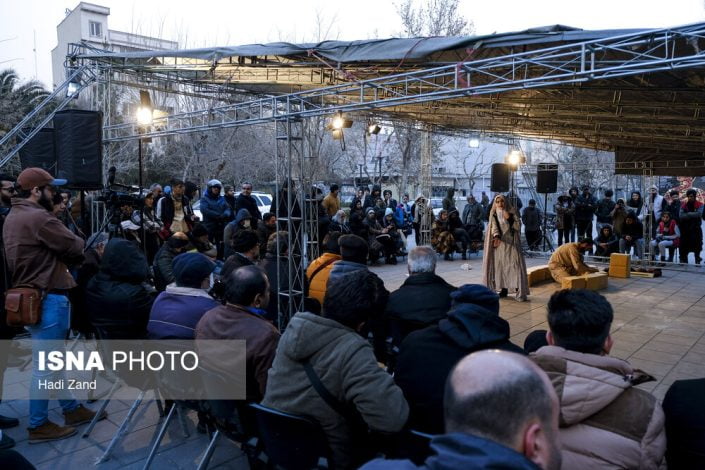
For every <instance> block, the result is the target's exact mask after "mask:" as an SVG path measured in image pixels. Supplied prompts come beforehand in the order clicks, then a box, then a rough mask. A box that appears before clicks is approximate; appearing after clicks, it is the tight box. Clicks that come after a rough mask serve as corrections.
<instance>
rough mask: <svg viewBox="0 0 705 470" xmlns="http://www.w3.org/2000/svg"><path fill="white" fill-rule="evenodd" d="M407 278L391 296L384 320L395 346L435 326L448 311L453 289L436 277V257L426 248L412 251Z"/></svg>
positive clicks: (408, 261)
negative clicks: (407, 337)
mask: <svg viewBox="0 0 705 470" xmlns="http://www.w3.org/2000/svg"><path fill="white" fill-rule="evenodd" d="M407 265H408V270H409V277H407V278H406V280H405V281H404V283H403V284H402V285H401V287H399V289H397V290H395V291H394V292H392V293H391V294H390V296H389V302H387V310H386V312H385V316H386V317H387V322H388V325H389V328H390V334H391V336H392V338H393V343H394V344H395V345H399V344H401V341H402V340H403V339H404V338H405V337H406V336H407V335H408V334H409V333H411V332H412V331H416V330H419V329H422V328H426V327H428V326H431V325H435V324H437V323H438V322H439V321H440V320H442V319H444V318H445V317H446V314H447V313H448V310H449V309H450V294H451V292H453V291H455V289H456V288H455V286H452V285H450V284H448V283H447V282H446V281H445V280H444V279H443V278H442V277H440V276H438V275H437V274H436V253H435V252H434V251H433V249H432V248H431V247H429V246H417V247H414V248H413V249H412V250H411V251H410V252H409V256H408V258H407Z"/></svg>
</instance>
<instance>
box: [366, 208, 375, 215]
mask: <svg viewBox="0 0 705 470" xmlns="http://www.w3.org/2000/svg"><path fill="white" fill-rule="evenodd" d="M370 212H372V213H373V214H374V213H375V210H374V209H372V208H369V209H367V215H370Z"/></svg>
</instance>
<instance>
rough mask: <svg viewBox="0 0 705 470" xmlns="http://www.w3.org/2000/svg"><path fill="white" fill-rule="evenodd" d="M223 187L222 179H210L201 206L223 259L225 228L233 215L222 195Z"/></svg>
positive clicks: (204, 223) (220, 257)
mask: <svg viewBox="0 0 705 470" xmlns="http://www.w3.org/2000/svg"><path fill="white" fill-rule="evenodd" d="M221 189H223V185H222V184H221V183H220V181H218V180H210V181H209V182H208V186H207V188H206V194H204V195H203V197H202V198H201V207H200V209H201V214H202V215H203V225H204V226H205V227H206V229H207V230H208V235H209V240H210V241H211V242H213V244H214V245H215V246H216V247H217V248H218V259H223V230H224V229H225V225H226V224H227V223H228V221H230V219H231V218H232V216H233V213H232V211H231V210H230V207H229V206H228V203H227V202H225V198H224V197H223V196H221V195H220V190H221Z"/></svg>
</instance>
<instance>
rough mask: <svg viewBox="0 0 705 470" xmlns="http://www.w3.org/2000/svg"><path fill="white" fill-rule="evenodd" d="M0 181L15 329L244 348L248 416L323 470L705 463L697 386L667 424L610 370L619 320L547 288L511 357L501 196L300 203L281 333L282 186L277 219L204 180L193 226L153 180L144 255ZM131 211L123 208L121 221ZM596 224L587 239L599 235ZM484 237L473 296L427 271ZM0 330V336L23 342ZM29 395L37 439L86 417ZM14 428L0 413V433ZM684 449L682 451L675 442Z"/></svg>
mask: <svg viewBox="0 0 705 470" xmlns="http://www.w3.org/2000/svg"><path fill="white" fill-rule="evenodd" d="M0 182H1V183H2V187H1V191H2V199H1V201H2V211H0V222H2V223H3V227H2V242H3V247H4V250H2V254H3V259H4V264H3V265H4V270H3V276H4V279H5V282H4V287H5V289H6V290H7V289H13V288H17V287H20V286H23V287H27V286H30V287H33V288H36V289H39V290H40V291H41V293H42V312H41V313H42V314H41V318H40V320H39V322H38V323H36V324H27V325H25V328H26V330H27V331H28V332H29V333H30V335H31V338H32V340H39V339H65V338H67V335H68V333H69V330H74V331H79V332H81V333H82V334H84V335H86V336H88V337H90V336H92V337H95V338H98V339H168V338H179V339H209V340H211V339H238V340H245V341H246V344H247V348H246V353H245V356H246V357H245V363H246V371H245V372H246V378H247V381H246V401H247V402H250V403H261V404H262V405H264V406H267V407H270V408H273V409H275V410H278V411H281V412H285V413H291V414H294V415H298V416H303V417H306V418H309V419H310V420H312V421H313V422H315V423H316V424H317V426H319V427H320V429H321V431H322V433H323V434H324V435H325V437H326V441H327V444H328V446H329V448H330V458H331V460H332V465H333V466H334V467H335V468H338V469H348V468H358V467H360V466H363V465H364V467H363V468H365V469H366V470H375V469H378V468H400V469H401V468H404V469H411V468H428V469H442V468H443V469H451V468H452V469H460V468H517V469H536V468H541V469H549V470H552V469H560V468H563V469H574V468H600V467H605V466H607V467H610V468H644V469H651V468H653V469H656V468H663V466H664V465H665V463H666V458H667V459H668V463H669V465H670V466H671V468H679V467H678V466H677V464H676V462H686V464H685V465H690V467H686V466H684V467H681V468H696V467H697V465H696V466H695V467H694V466H693V464H694V462H695V461H694V460H693V458H700V461H699V462H700V465H703V464H704V462H703V455H704V454H705V452H704V448H705V446H704V444H703V442H704V438H703V433H702V426H700V424H699V423H698V422H697V420H696V419H693V416H698V415H697V413H688V412H686V413H683V412H682V410H683V409H684V405H683V403H684V401H685V402H686V407H685V409H688V410H691V411H692V410H698V409H700V408H702V406H703V402H702V400H700V396H699V395H698V391H700V390H702V389H703V384H702V383H701V382H700V381H686V382H680V383H679V382H677V383H676V385H677V386H676V385H674V388H673V390H672V391H670V392H669V401H668V402H667V403H668V404H670V405H669V406H666V405H664V407H665V409H664V408H662V407H661V405H660V404H659V403H658V402H657V400H656V399H655V397H654V396H653V395H651V394H650V393H648V392H646V391H644V390H642V389H640V388H636V385H638V384H640V383H644V382H646V381H649V380H653V377H651V376H649V375H648V374H646V373H644V372H642V371H639V370H636V369H634V368H632V367H631V366H630V365H629V363H628V362H626V361H623V360H620V359H616V358H613V357H610V356H609V352H610V350H611V348H612V347H613V344H614V340H613V339H612V337H611V336H610V329H611V326H612V322H613V319H614V315H613V311H612V307H611V305H610V304H609V302H608V301H607V300H606V299H605V298H604V297H602V296H601V295H599V294H597V293H595V292H592V291H584V290H566V291H558V292H556V293H555V294H554V295H553V296H552V297H551V299H550V301H549V303H548V305H547V322H548V327H549V329H548V331H540V332H535V333H532V335H530V336H529V337H528V338H527V341H526V343H525V344H524V345H517V344H514V343H512V341H510V329H509V324H508V322H507V321H506V320H504V319H503V318H501V317H500V315H499V309H500V297H503V296H507V295H508V294H509V293H511V294H512V295H514V296H515V298H516V299H517V300H519V301H523V300H526V298H527V295H528V293H529V291H528V284H527V282H526V268H525V265H524V260H523V255H522V250H521V241H520V232H521V230H520V229H521V223H522V220H523V221H524V223H525V224H526V225H527V226H529V222H531V223H532V224H533V223H534V222H536V219H537V217H538V219H539V220H540V216H539V215H538V214H537V213H536V208H535V204H534V203H532V202H530V203H529V205H528V206H527V207H526V208H525V209H524V212H523V214H522V216H520V215H519V212H518V209H516V208H515V206H514V205H512V204H511V203H510V201H511V199H512V198H511V196H504V195H497V196H496V197H495V198H494V199H493V200H492V201H491V203H490V201H489V198H488V200H487V201H482V202H479V203H478V202H477V201H475V200H474V198H468V199H469V200H468V205H467V206H466V207H465V210H463V214H462V217H461V216H460V215H459V211H458V210H457V209H456V208H455V202H454V198H453V196H454V195H453V194H452V193H451V192H449V193H448V198H447V201H444V203H443V204H444V209H443V210H441V212H440V214H439V215H438V217H436V218H435V220H433V221H432V222H431V218H432V217H433V215H432V212H431V209H430V207H429V206H428V202H427V200H426V199H425V198H424V197H423V196H420V197H419V198H417V199H416V201H415V202H414V204H413V205H412V204H410V200H409V198H408V196H403V197H402V199H401V202H400V203H397V201H396V200H394V199H393V197H392V196H393V195H392V193H391V192H390V191H384V192H381V191H380V189H381V188H378V187H375V188H373V189H372V191H371V192H370V194H365V192H364V191H360V192H359V193H358V195H357V197H356V199H355V200H354V201H353V204H352V206H353V207H352V211H351V214H350V217H349V218H348V217H347V216H346V213H345V212H344V211H341V209H340V203H339V198H338V193H337V192H338V188H337V186H335V185H333V186H331V191H330V193H329V194H328V195H326V196H325V197H323V195H322V194H320V193H319V192H316V191H312V192H311V198H310V200H312V201H315V202H316V203H318V204H319V207H320V211H321V212H320V214H319V222H320V223H321V224H322V225H321V226H320V233H321V234H322V239H321V248H322V251H323V252H322V254H321V255H320V257H318V258H317V259H314V260H312V262H311V263H310V265H309V266H308V268H307V270H306V282H305V285H304V286H299V288H300V289H301V290H302V291H303V292H305V295H306V297H307V299H306V303H305V305H306V308H305V311H301V312H298V313H296V314H295V315H294V316H293V317H292V318H290V319H288V324H287V326H286V329H285V330H284V331H280V330H279V328H278V326H279V325H280V323H279V322H278V321H277V320H278V319H279V318H280V315H279V313H280V312H279V311H278V308H277V301H276V299H277V298H278V297H279V294H280V292H279V290H278V289H279V287H278V286H280V285H288V276H289V271H288V269H287V263H286V260H287V259H288V257H289V256H294V255H295V253H294V251H295V250H294V249H293V248H290V247H289V246H288V245H287V240H288V234H287V232H286V231H281V230H280V231H277V224H276V220H277V218H281V219H285V220H286V221H287V224H294V223H296V219H295V218H294V217H293V216H292V213H294V212H295V211H298V213H299V214H300V208H296V207H293V206H291V205H290V204H291V201H292V198H291V197H289V196H290V195H287V194H286V192H287V191H289V190H294V188H293V185H292V183H289V184H288V185H285V186H284V188H283V190H282V192H281V193H280V194H278V195H277V197H276V201H275V205H274V208H273V210H272V212H271V213H265V214H261V213H260V212H259V209H258V207H257V204H256V202H255V201H254V199H253V198H252V197H251V195H250V194H251V191H252V185H251V184H249V183H244V184H243V185H242V192H241V193H240V194H239V195H238V196H235V195H234V191H233V190H232V187H227V186H226V187H224V186H223V185H222V184H221V183H220V182H219V181H217V180H211V181H209V182H208V184H207V188H206V192H205V194H204V196H203V198H202V199H201V204H200V209H201V213H202V216H203V220H198V219H197V218H196V217H195V215H194V212H193V209H192V206H191V199H190V198H189V197H188V196H186V195H185V191H184V189H185V185H184V184H183V183H181V182H173V183H172V184H171V187H170V191H168V192H163V191H162V187H161V186H159V185H153V186H152V188H151V190H150V194H149V195H147V197H145V203H144V207H143V208H141V209H140V210H139V217H140V218H139V219H138V220H137V222H140V223H141V222H142V221H144V228H145V230H144V232H149V233H150V234H152V235H154V238H153V240H152V242H153V243H154V244H153V245H150V244H149V243H152V242H149V243H145V241H144V238H143V237H144V235H145V234H143V233H141V232H143V230H141V225H140V230H138V231H137V232H138V233H139V236H138V237H137V238H130V237H124V238H121V237H112V238H111V237H110V236H109V235H108V234H106V233H103V232H98V233H95V234H94V235H92V236H91V237H90V238H88V239H87V240H85V241H84V239H83V238H82V236H81V234H79V233H76V232H75V231H73V230H72V228H71V227H70V225H71V224H70V223H69V222H66V221H64V220H62V219H61V218H60V217H57V213H60V211H57V212H55V210H54V209H55V208H56V207H57V206H58V207H61V205H62V204H65V202H64V201H63V198H56V197H55V196H56V195H57V194H61V193H60V192H59V191H58V188H59V187H60V185H61V184H63V183H65V181H62V180H56V179H54V178H53V177H52V176H51V175H50V174H48V173H47V172H45V171H44V170H40V169H36V168H30V169H26V170H24V171H23V172H22V173H21V174H20V175H19V176H18V178H17V180H16V181H15V180H14V179H13V178H11V177H9V176H7V175H0ZM223 189H224V195H221V190H223ZM588 195H589V192H587V193H585V192H584V193H583V198H587V196H588ZM689 197H690V196H689ZM60 199H61V200H60ZM147 200H149V201H150V202H149V203H148V202H147ZM54 201H56V202H54ZM483 202H484V204H483ZM594 205H595V206H597V204H594ZM446 206H447V207H446ZM483 206H486V208H483ZM683 208H684V209H683V210H681V211H679V217H680V220H681V221H687V220H689V217H688V216H687V214H688V213H690V212H695V213H698V214H700V213H701V212H702V206H698V205H695V204H690V205H689V202H688V201H686V202H685V203H684V204H683ZM691 209H692V210H691ZM698 209H699V211H700V212H698V211H697V210H698ZM527 211H528V212H527ZM666 213H667V214H671V212H670V211H667V212H666ZM684 213H685V214H686V217H685V218H683V214H684ZM485 214H486V218H487V221H486V223H487V225H486V227H485V225H484V224H485ZM649 214H650V212H649V210H648V209H647V210H646V215H649ZM134 215H135V214H134V213H132V214H127V211H125V216H128V217H129V218H130V219H131V220H130V222H131V223H135V221H134V220H133V219H134V217H133V216H134ZM659 215H660V216H661V220H662V222H663V223H662V224H661V226H660V227H659V228H657V230H660V232H662V233H663V232H665V233H666V234H667V235H665V236H670V235H668V234H671V232H674V233H675V231H676V230H677V227H678V225H677V224H673V223H671V220H672V219H670V218H669V215H662V214H659ZM424 217H426V218H428V220H423V218H424ZM654 217H656V215H655V214H654ZM629 218H630V215H629V214H627V216H626V217H625V223H624V225H625V226H626V225H629V222H628V220H630V219H629ZM580 220H581V223H580V227H582V230H583V234H581V237H582V238H581V239H580V240H581V242H582V243H583V245H581V246H579V247H578V248H579V249H580V250H582V251H578V253H577V255H576V254H575V253H567V254H566V259H567V260H568V261H566V262H574V261H576V259H577V258H580V260H581V259H582V257H581V254H582V252H584V251H587V250H589V249H591V247H592V240H591V239H589V238H588V237H586V236H585V234H587V233H588V232H589V231H591V230H592V229H591V228H590V227H589V225H590V224H591V223H592V219H590V220H588V219H587V218H585V217H584V216H583V218H582V219H580ZM603 220H604V219H603ZM527 221H528V222H527ZM123 222H124V221H123ZM429 222H430V223H429ZM598 223H601V224H603V225H601V226H600V227H599V230H602V229H603V228H604V227H605V226H609V225H610V224H606V223H603V222H599V221H598ZM632 223H635V222H634V221H633V220H632ZM125 225H127V224H125ZM422 225H423V226H424V227H431V228H430V231H431V233H430V235H431V239H432V244H431V246H416V247H414V248H413V249H411V250H410V251H409V252H408V253H406V251H405V248H404V247H405V243H404V237H407V236H410V235H411V234H412V233H413V232H414V231H415V230H414V229H415V228H416V231H418V230H419V228H417V227H421V226H422ZM480 227H481V228H480ZM531 227H535V225H531ZM280 228H281V224H280ZM561 230H565V229H561ZM622 230H623V227H622ZM477 231H480V233H484V237H483V236H482V235H480V237H479V241H481V242H482V240H483V238H484V247H483V249H484V251H485V256H484V257H483V273H484V279H483V284H484V285H479V284H466V285H463V286H460V287H455V286H452V285H450V284H448V283H447V282H446V281H444V280H443V279H442V278H441V277H439V276H438V275H436V274H435V270H436V264H437V260H438V256H439V254H442V255H444V256H445V257H446V258H448V257H452V256H453V253H455V252H457V251H460V252H461V255H462V256H463V257H465V256H466V254H467V251H469V250H472V249H473V248H472V247H473V242H475V241H478V239H477V238H476V237H477V235H476V232H477ZM531 231H533V228H532V230H530V232H531ZM622 233H624V232H622ZM473 234H475V235H473ZM665 236H664V238H663V240H661V241H659V243H661V242H663V241H664V240H666V238H665ZM681 236H682V235H681ZM532 240H535V239H534V238H532ZM569 245H571V244H569ZM569 245H566V247H568V246H569ZM578 245H580V244H579V243H578ZM150 246H151V248H150ZM681 246H682V245H681ZM663 248H664V249H666V248H668V245H663ZM400 254H405V255H408V256H407V269H408V274H409V276H408V278H407V279H406V280H405V282H404V283H403V284H402V285H401V286H400V287H399V289H397V290H395V291H394V292H391V293H390V292H389V291H388V290H387V289H386V288H385V285H384V282H383V280H382V279H380V277H379V276H377V275H376V274H375V273H373V272H372V271H370V269H369V267H368V266H369V264H370V263H371V262H375V261H377V260H379V259H380V258H382V257H384V258H385V260H386V262H388V263H391V264H394V263H396V257H397V256H398V255H400ZM576 257H577V258H576ZM277 258H282V259H281V260H279V261H280V262H277V261H278V260H277ZM574 258H575V259H574ZM282 266H283V267H284V269H282ZM70 308H71V309H72V310H73V311H72V314H71V315H70V314H69V310H70ZM0 324H2V330H1V331H2V333H3V335H4V336H3V338H11V337H12V336H13V335H14V334H16V333H17V330H16V329H13V328H10V327H7V325H6V322H5V321H3V322H0ZM36 345H37V343H36V342H35V341H33V346H35V347H34V350H33V366H32V367H33V369H32V381H33V384H34V383H36V381H38V380H40V379H46V378H49V377H51V378H53V379H60V378H61V377H62V374H63V373H62V372H61V371H43V370H39V368H38V367H37V355H38V349H39V347H38V346H36ZM5 367H6V364H0V372H4V370H5ZM232 367H234V366H232V365H231V364H228V363H224V364H220V365H219V373H221V374H223V375H224V376H225V377H226V379H227V374H228V372H229V371H231V370H232ZM1 383H2V381H1V380H0V384H1ZM32 390H34V388H33V389H32ZM29 398H30V421H29V429H28V433H29V441H30V442H33V443H39V442H47V441H53V440H57V439H64V438H68V437H71V436H73V435H75V434H76V433H77V429H76V428H77V426H80V425H82V424H84V423H86V422H88V421H90V420H92V419H93V418H94V417H95V412H93V411H91V410H90V409H88V408H87V407H85V406H84V405H82V404H80V403H78V402H77V401H76V400H75V399H73V397H72V396H71V395H70V393H65V394H62V395H61V396H58V397H57V398H59V402H60V404H61V407H62V410H63V415H64V423H63V425H61V424H58V423H54V422H53V421H51V420H50V416H49V413H48V400H49V398H50V397H49V396H46V395H41V394H35V393H34V392H31V393H30V396H29ZM508 404H511V406H509V405H508ZM664 411H665V413H664ZM105 417H106V415H105V413H103V414H102V415H101V416H99V418H101V419H104V418H105ZM200 418H202V416H200V415H199V419H200ZM203 419H206V418H205V417H203ZM18 424H19V423H18V421H17V419H15V418H12V417H4V416H0V429H2V428H10V427H13V426H17V425H18ZM241 426H242V429H241V430H242V432H243V433H244V434H251V435H257V433H258V430H257V428H256V426H254V425H252V423H249V424H247V423H246V421H245V420H242V422H241ZM698 426H700V427H698ZM410 430H414V431H416V432H417V433H423V434H422V435H427V436H428V438H427V439H428V441H429V443H428V445H429V446H430V449H432V451H430V450H429V451H428V452H422V454H424V455H423V456H422V457H421V458H420V457H419V453H418V450H419V449H417V448H415V447H416V446H415V445H413V444H410V442H411V441H410V440H409V436H410ZM684 435H687V436H690V440H687V441H686V440H683V439H677V438H676V436H678V437H680V436H684ZM417 436H418V434H417ZM694 436H695V437H694ZM697 436H699V437H697ZM698 439H699V440H698ZM13 444H14V443H13V442H12V439H11V438H10V437H9V436H7V435H3V436H2V440H1V441H0V452H2V453H0V463H3V465H4V464H5V462H11V461H13V462H16V461H18V459H21V456H18V455H17V454H13V453H8V451H7V450H6V449H9V448H11V447H12V446H13ZM3 449H4V450H3ZM683 455H689V456H693V457H692V458H691V459H687V460H685V461H684V460H683V459H682V458H683ZM12 459H15V460H12ZM679 459H680V460H679ZM27 465H29V464H28V463H27ZM419 466H420V467H419ZM25 468H31V465H30V466H27V467H25Z"/></svg>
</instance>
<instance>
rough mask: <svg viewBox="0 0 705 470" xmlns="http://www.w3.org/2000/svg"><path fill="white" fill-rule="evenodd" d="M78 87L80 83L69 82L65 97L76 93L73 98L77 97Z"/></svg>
mask: <svg viewBox="0 0 705 470" xmlns="http://www.w3.org/2000/svg"><path fill="white" fill-rule="evenodd" d="M80 88H81V84H80V83H77V82H69V84H68V87H66V97H67V98H68V97H70V96H73V95H76V96H74V98H78V94H77V92H78V90H79V89H80Z"/></svg>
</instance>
